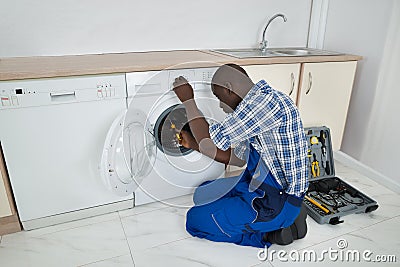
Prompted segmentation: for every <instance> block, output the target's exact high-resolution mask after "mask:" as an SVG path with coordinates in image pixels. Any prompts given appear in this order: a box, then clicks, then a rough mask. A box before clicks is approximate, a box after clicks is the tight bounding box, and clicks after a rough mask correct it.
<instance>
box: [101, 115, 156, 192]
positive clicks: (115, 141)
mask: <svg viewBox="0 0 400 267" xmlns="http://www.w3.org/2000/svg"><path fill="white" fill-rule="evenodd" d="M156 154H157V149H156V145H155V139H154V136H153V134H152V133H151V132H150V131H149V130H148V129H147V126H146V115H145V114H144V113H143V112H142V111H141V110H138V109H134V108H129V109H128V110H127V111H126V112H124V113H122V114H121V115H119V116H118V117H117V118H116V119H115V120H114V122H113V124H112V125H111V128H110V130H109V131H108V134H107V137H106V141H105V145H104V148H103V154H102V157H101V163H100V172H101V176H102V178H103V180H104V182H105V183H106V185H107V186H108V188H109V189H110V190H112V191H113V192H115V193H116V194H117V195H120V196H126V195H129V194H132V193H133V192H134V191H135V190H136V189H137V188H138V186H139V185H140V183H141V181H142V180H143V178H144V177H146V176H147V175H148V174H149V173H150V172H151V170H152V168H153V165H154V162H155V159H156Z"/></svg>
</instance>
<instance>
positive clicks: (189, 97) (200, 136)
mask: <svg viewBox="0 0 400 267" xmlns="http://www.w3.org/2000/svg"><path fill="white" fill-rule="evenodd" d="M179 79H180V80H179ZM174 87H175V88H174V91H175V93H176V95H177V96H178V98H179V99H180V100H181V101H182V103H183V105H184V106H185V109H186V113H187V118H188V121H189V125H190V129H191V131H192V133H193V136H194V138H195V141H196V144H197V146H195V145H193V147H190V148H192V149H195V150H197V151H199V152H200V153H202V154H204V155H206V156H208V157H210V158H212V159H214V160H216V161H218V162H222V163H224V164H230V165H236V166H243V165H244V164H245V162H244V161H243V160H241V159H239V158H238V157H236V155H235V153H232V149H231V148H228V149H227V150H226V151H223V150H221V149H219V148H217V146H216V145H215V144H214V142H213V141H212V140H211V138H210V134H209V131H208V129H209V125H208V122H207V121H206V120H205V118H204V117H203V115H202V114H201V112H200V111H199V109H198V107H197V105H196V102H195V100H194V94H193V88H192V87H191V85H190V84H188V83H187V81H186V80H185V79H184V78H183V77H179V78H177V79H176V82H175V83H174ZM183 137H184V138H185V137H186V138H190V137H188V135H186V136H183ZM188 143H193V142H188Z"/></svg>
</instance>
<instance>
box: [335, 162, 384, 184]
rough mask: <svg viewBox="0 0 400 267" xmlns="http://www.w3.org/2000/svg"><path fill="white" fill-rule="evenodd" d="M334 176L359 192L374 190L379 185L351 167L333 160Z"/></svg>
mask: <svg viewBox="0 0 400 267" xmlns="http://www.w3.org/2000/svg"><path fill="white" fill-rule="evenodd" d="M335 176H336V177H339V178H341V179H342V180H343V181H345V182H347V183H349V184H350V185H352V186H353V187H355V188H357V189H359V190H361V189H364V188H374V187H375V186H377V185H379V184H378V183H377V182H375V181H373V180H372V179H370V178H368V177H366V176H364V175H362V174H360V173H359V172H357V171H355V170H353V169H352V168H351V167H349V166H347V165H345V164H343V163H341V162H340V161H337V160H335Z"/></svg>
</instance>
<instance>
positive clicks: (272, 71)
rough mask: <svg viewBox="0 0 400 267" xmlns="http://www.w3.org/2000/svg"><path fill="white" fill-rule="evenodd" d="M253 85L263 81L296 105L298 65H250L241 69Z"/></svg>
mask: <svg viewBox="0 0 400 267" xmlns="http://www.w3.org/2000/svg"><path fill="white" fill-rule="evenodd" d="M243 68H244V69H245V70H246V72H247V74H248V75H249V77H250V78H251V79H252V81H253V82H254V83H256V82H258V81H259V80H262V79H263V80H265V81H266V82H267V83H268V84H269V85H271V87H272V88H274V89H276V90H279V91H282V92H284V93H286V94H287V95H289V96H290V97H291V98H292V100H293V101H294V102H295V103H296V99H297V91H298V84H299V73H300V63H296V64H273V65H250V66H244V67H243Z"/></svg>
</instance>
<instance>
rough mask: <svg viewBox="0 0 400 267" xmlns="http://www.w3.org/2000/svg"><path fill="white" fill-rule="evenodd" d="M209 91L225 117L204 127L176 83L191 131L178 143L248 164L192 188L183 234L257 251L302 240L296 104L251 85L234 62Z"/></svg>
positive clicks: (183, 86) (301, 147)
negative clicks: (233, 173) (233, 174)
mask: <svg viewBox="0 0 400 267" xmlns="http://www.w3.org/2000/svg"><path fill="white" fill-rule="evenodd" d="M212 91H213V94H214V95H215V96H216V97H217V98H218V99H219V100H220V106H221V107H222V109H223V110H224V111H225V112H226V113H229V114H228V115H227V117H226V118H225V119H224V120H223V121H222V122H221V123H215V124H212V125H209V124H208V122H207V121H206V120H205V119H204V117H203V115H202V113H201V112H200V111H199V109H198V108H197V105H196V102H195V100H194V94H193V89H192V87H191V85H190V84H188V81H187V80H185V78H183V77H182V76H180V77H178V78H176V79H175V83H174V92H175V94H176V95H177V96H178V98H179V99H180V100H181V101H182V103H183V105H184V106H185V109H186V112H187V117H188V120H189V125H190V128H191V131H192V134H193V136H192V135H191V134H190V133H188V132H185V131H181V133H180V135H181V138H179V139H180V141H179V142H180V143H181V144H182V145H183V146H185V147H187V148H191V149H194V150H197V151H199V152H201V153H203V154H205V155H207V156H209V157H212V158H213V159H215V160H216V161H219V162H222V163H225V164H234V165H238V166H243V165H244V164H245V163H247V167H246V169H245V170H244V171H243V172H242V173H241V175H239V176H237V177H230V178H222V179H217V180H214V181H207V182H205V183H203V184H201V185H200V186H199V187H198V188H197V189H196V191H195V193H194V203H195V206H194V207H192V208H191V209H190V210H189V211H188V213H187V221H186V229H187V231H188V232H189V233H190V234H191V235H193V236H196V237H199V238H206V239H208V240H212V241H218V242H231V243H235V244H238V245H243V246H254V247H262V248H263V247H265V246H268V247H269V246H270V245H271V244H273V243H275V244H279V245H287V244H290V243H292V242H293V240H295V239H300V238H303V237H304V236H305V235H306V232H307V224H306V216H307V214H306V211H305V209H304V207H303V208H302V201H303V197H304V195H305V192H306V191H307V187H308V180H307V177H308V167H307V142H306V137H305V134H304V130H303V125H302V121H301V119H300V116H299V111H298V110H297V107H296V105H295V104H294V103H293V101H292V100H291V99H290V98H289V97H288V96H287V95H285V94H284V93H282V92H280V91H277V90H274V89H273V88H271V86H269V85H268V84H267V83H266V82H265V81H264V80H261V81H259V82H258V83H256V84H254V83H253V82H252V80H251V79H250V78H249V77H248V75H247V73H246V72H245V70H243V68H241V67H240V66H238V65H235V64H227V65H223V66H221V67H220V68H218V70H217V71H216V73H215V74H214V76H213V78H212ZM233 147H234V148H233ZM232 152H233V153H232Z"/></svg>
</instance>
